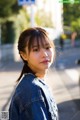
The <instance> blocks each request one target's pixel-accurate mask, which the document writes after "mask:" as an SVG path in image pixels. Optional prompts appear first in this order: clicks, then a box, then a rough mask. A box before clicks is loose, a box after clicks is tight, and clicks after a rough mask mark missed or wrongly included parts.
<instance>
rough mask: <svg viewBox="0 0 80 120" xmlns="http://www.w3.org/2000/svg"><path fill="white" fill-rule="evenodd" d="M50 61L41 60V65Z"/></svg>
mask: <svg viewBox="0 0 80 120" xmlns="http://www.w3.org/2000/svg"><path fill="white" fill-rule="evenodd" d="M48 62H50V60H43V61H42V62H41V63H48Z"/></svg>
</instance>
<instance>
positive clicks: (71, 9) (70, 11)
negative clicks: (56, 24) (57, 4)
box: [63, 0, 80, 33]
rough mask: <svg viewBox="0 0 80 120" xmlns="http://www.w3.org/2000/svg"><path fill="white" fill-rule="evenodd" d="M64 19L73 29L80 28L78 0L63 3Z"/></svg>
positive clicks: (77, 29) (65, 24)
mask: <svg viewBox="0 0 80 120" xmlns="http://www.w3.org/2000/svg"><path fill="white" fill-rule="evenodd" d="M63 19H64V26H70V27H71V29H72V31H77V32H78V33H79V30H80V4H79V3H76V0H75V1H74V3H73V4H71V3H69V4H65V3H64V4H63Z"/></svg>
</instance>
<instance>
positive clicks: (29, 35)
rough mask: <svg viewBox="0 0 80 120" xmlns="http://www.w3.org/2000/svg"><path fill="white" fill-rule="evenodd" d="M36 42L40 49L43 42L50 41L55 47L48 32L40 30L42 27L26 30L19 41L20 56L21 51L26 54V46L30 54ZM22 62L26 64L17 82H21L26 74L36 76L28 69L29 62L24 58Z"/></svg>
mask: <svg viewBox="0 0 80 120" xmlns="http://www.w3.org/2000/svg"><path fill="white" fill-rule="evenodd" d="M35 40H36V42H37V45H38V47H40V44H39V43H41V45H43V40H46V41H48V42H49V44H50V45H51V46H54V44H53V42H52V41H51V40H50V39H49V37H48V33H47V32H46V30H44V29H43V28H40V27H34V28H29V29H26V30H24V31H23V32H22V33H21V35H20V37H19V41H18V51H19V54H20V52H21V51H22V52H25V48H26V46H27V47H28V51H29V53H30V51H31V48H32V45H33V43H34V41H35ZM20 56H21V55H20ZM21 58H22V57H21ZM22 60H23V62H24V66H23V69H22V71H21V74H20V76H19V78H18V80H17V82H19V80H20V79H21V77H22V76H23V74H24V73H33V74H35V73H34V72H33V71H32V70H31V69H30V68H29V67H28V65H27V61H25V60H24V59H23V58H22Z"/></svg>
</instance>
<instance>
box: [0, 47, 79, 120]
mask: <svg viewBox="0 0 80 120" xmlns="http://www.w3.org/2000/svg"><path fill="white" fill-rule="evenodd" d="M76 49H77V48H76ZM71 50H72V49H71ZM71 50H70V51H71ZM79 50H80V49H79V48H78V51H79ZM64 52H66V51H64ZM64 55H65V54H64ZM22 66H23V65H22V62H21V61H19V62H14V61H7V62H5V63H2V64H1V65H0V111H8V108H9V104H10V100H11V97H12V94H13V91H14V89H15V86H16V80H17V78H18V76H19V74H20V71H21V68H22ZM74 69H75V70H76V71H77V73H80V66H74ZM71 70H73V68H72V69H70V71H69V70H68V68H67V69H64V68H63V67H61V66H60V69H59V65H58V66H56V67H55V66H54V65H52V66H51V68H50V69H49V71H48V74H47V76H46V82H47V84H48V85H49V86H50V88H51V91H52V94H53V96H54V98H55V100H56V103H57V106H58V110H59V118H60V120H80V91H79V90H80V89H79V77H76V78H75V79H74V80H73V78H71V76H70V75H69V73H70V72H71ZM72 72H73V73H74V71H72ZM72 76H73V75H72Z"/></svg>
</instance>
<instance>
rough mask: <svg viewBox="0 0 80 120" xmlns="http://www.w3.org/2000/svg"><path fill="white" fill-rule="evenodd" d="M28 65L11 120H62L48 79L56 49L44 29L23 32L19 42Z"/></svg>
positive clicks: (23, 73)
mask: <svg viewBox="0 0 80 120" xmlns="http://www.w3.org/2000/svg"><path fill="white" fill-rule="evenodd" d="M18 50H19V54H20V56H21V58H22V60H23V63H24V66H23V69H22V72H21V75H20V77H19V78H18V80H17V82H18V85H17V87H16V90H15V92H14V95H13V97H12V100H11V103H10V108H9V120H58V110H57V106H56V103H55V101H54V99H53V98H52V95H51V94H50V91H49V88H48V86H47V85H46V84H45V82H44V77H45V75H46V73H47V70H48V68H49V67H50V65H51V64H52V62H53V59H54V56H55V47H54V44H53V42H52V41H50V39H49V37H48V34H47V32H46V31H45V30H44V29H43V28H39V27H34V28H29V29H27V30H25V31H23V32H22V33H21V35H20V37H19V41H18Z"/></svg>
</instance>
